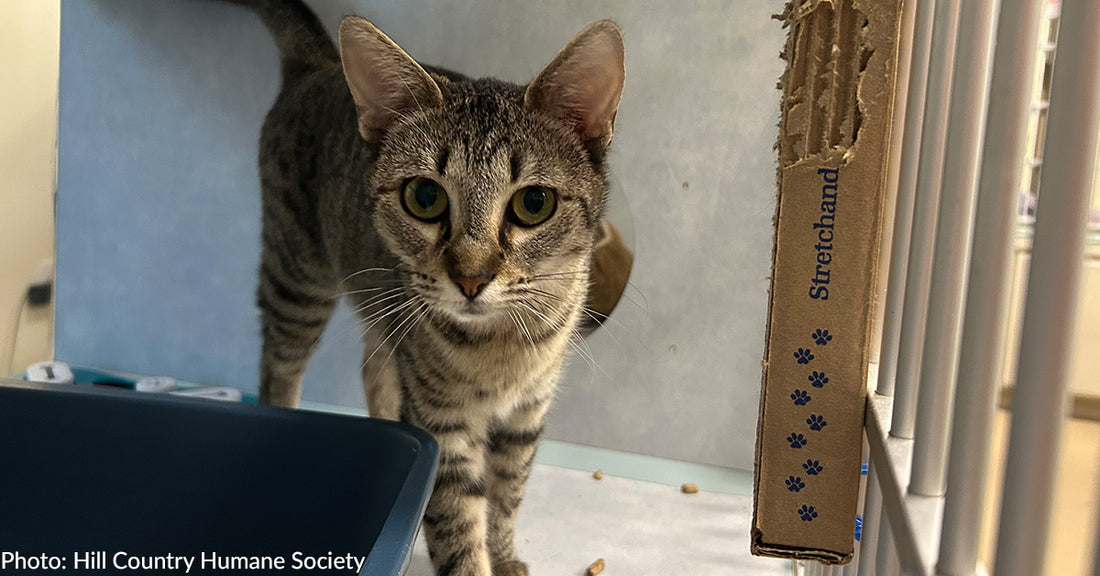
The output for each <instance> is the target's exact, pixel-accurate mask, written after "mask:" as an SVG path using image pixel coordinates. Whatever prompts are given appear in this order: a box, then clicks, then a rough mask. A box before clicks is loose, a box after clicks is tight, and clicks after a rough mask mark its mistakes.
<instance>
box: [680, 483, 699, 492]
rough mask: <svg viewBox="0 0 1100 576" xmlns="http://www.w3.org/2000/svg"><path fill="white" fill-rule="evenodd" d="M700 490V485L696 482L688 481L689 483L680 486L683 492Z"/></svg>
mask: <svg viewBox="0 0 1100 576" xmlns="http://www.w3.org/2000/svg"><path fill="white" fill-rule="evenodd" d="M698 491H699V487H698V486H696V485H695V484H692V483H691V482H688V483H687V484H684V485H683V486H680V492H683V493H684V494H695V493H696V492H698Z"/></svg>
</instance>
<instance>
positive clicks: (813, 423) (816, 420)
mask: <svg viewBox="0 0 1100 576" xmlns="http://www.w3.org/2000/svg"><path fill="white" fill-rule="evenodd" d="M806 423H807V424H809V425H810V430H821V429H822V428H824V427H825V424H827V422H825V417H824V416H820V415H817V414H810V417H809V418H807V419H806Z"/></svg>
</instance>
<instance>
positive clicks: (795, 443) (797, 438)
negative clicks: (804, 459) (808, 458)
mask: <svg viewBox="0 0 1100 576" xmlns="http://www.w3.org/2000/svg"><path fill="white" fill-rule="evenodd" d="M787 442H790V443H791V448H801V447H803V446H805V445H806V437H805V436H803V435H801V434H797V433H794V432H791V435H790V436H787Z"/></svg>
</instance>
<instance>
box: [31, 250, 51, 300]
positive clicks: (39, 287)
mask: <svg viewBox="0 0 1100 576" xmlns="http://www.w3.org/2000/svg"><path fill="white" fill-rule="evenodd" d="M52 298H53V260H52V259H49V258H47V259H45V260H42V261H41V262H39V263H38V272H37V273H36V274H35V276H34V281H32V282H31V283H30V285H29V286H27V305H28V306H31V307H36V306H45V305H47V304H49V303H50V300H51V299H52Z"/></svg>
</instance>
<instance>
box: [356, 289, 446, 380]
mask: <svg viewBox="0 0 1100 576" xmlns="http://www.w3.org/2000/svg"><path fill="white" fill-rule="evenodd" d="M413 298H414V299H415V300H418V301H419V302H420V305H419V306H417V307H416V308H415V309H413V310H412V311H411V312H409V313H408V315H407V316H406V317H405V319H404V320H402V321H401V323H400V324H398V325H397V327H396V328H394V329H393V330H392V331H391V332H390V333H389V335H388V336H386V338H385V339H384V340H382V342H381V343H379V344H378V346H376V347H375V348H374V350H373V351H372V352H371V353H370V355H369V356H367V359H366V360H364V361H363V365H362V366H361V367H360V370H363V369H365V368H366V367H367V364H369V363H370V361H371V359H372V358H374V355H375V354H377V353H378V351H379V350H381V349H382V347H383V346H385V345H386V342H388V341H389V340H390V338H392V337H393V335H394V334H396V333H397V331H398V330H400V329H401V327H402V326H404V325H405V324H406V323H407V322H408V321H409V320H410V319H413V318H415V320H413V322H412V323H411V324H409V325H408V327H407V328H405V331H404V332H402V333H401V336H399V337H398V338H397V341H396V342H394V344H393V346H392V347H391V348H390V353H389V354H387V355H386V359H385V360H383V361H382V365H381V366H380V367H379V370H378V371H377V374H375V376H374V380H373V381H372V382H371V387H373V386H374V384H375V383H377V382H378V378H379V376H381V374H382V369H384V368H385V367H386V364H388V363H389V361H390V358H392V357H393V353H394V352H396V351H397V347H398V346H400V345H401V341H402V340H404V339H405V337H406V336H408V335H409V332H411V331H412V330H413V328H415V327H416V326H417V325H418V324H419V323H420V321H421V320H423V319H424V317H425V316H427V314H426V312H425V311H426V310H427V309H428V308H429V307H430V304H429V303H428V301H427V300H424V299H423V298H421V297H420V296H417V295H414V296H413Z"/></svg>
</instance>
